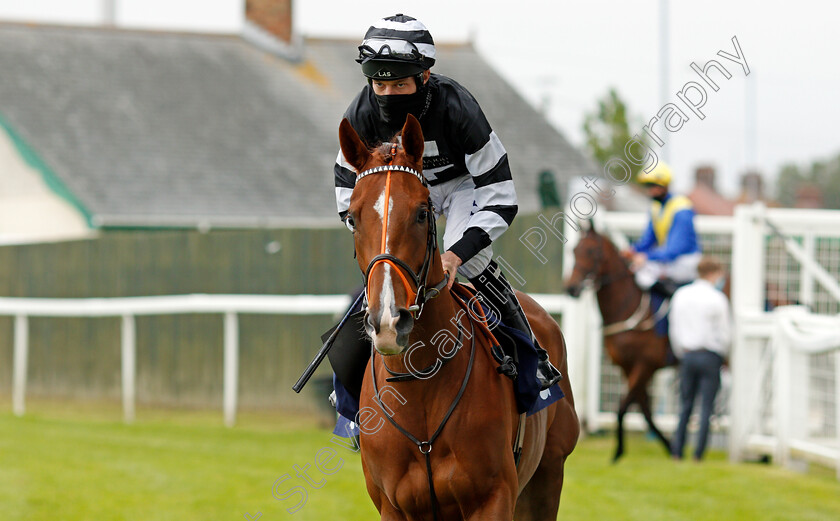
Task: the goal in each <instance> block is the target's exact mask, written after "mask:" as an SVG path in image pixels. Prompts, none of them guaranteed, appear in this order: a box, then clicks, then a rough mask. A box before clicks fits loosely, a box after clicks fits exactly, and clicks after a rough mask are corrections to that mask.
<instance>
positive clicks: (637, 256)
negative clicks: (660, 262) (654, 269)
mask: <svg viewBox="0 0 840 521" xmlns="http://www.w3.org/2000/svg"><path fill="white" fill-rule="evenodd" d="M645 262H647V254H644V253H634V254H633V260H632V261H631V262H630V271H633V272H635V271H637V270H638V269H639V268H641V267H642V266H644V264H645Z"/></svg>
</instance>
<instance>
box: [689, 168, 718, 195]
mask: <svg viewBox="0 0 840 521" xmlns="http://www.w3.org/2000/svg"><path fill="white" fill-rule="evenodd" d="M694 184H695V185H696V186H705V187H706V188H708V189H710V190H711V191H713V192H717V190H715V169H714V167H712V166H709V165H703V166H699V167H697V170H695V171H694Z"/></svg>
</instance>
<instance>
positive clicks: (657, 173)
mask: <svg viewBox="0 0 840 521" xmlns="http://www.w3.org/2000/svg"><path fill="white" fill-rule="evenodd" d="M637 180H638V181H639V183H641V184H643V185H647V184H651V185H659V186H664V187H666V188H667V187H668V185H669V184H671V167H669V166H668V165H666V164H665V163H662V162H660V163H658V164H657V165H656V166H655V167H653V170H651V171H650V172H646V171H644V170H642V171H641V172H639V176H638V177H637Z"/></svg>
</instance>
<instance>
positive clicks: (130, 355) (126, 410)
mask: <svg viewBox="0 0 840 521" xmlns="http://www.w3.org/2000/svg"><path fill="white" fill-rule="evenodd" d="M136 338H137V335H136V333H135V327H134V315H123V317H122V399H123V421H125V423H133V422H134V402H135V396H136V386H135V375H136V374H137V371H136V366H137V341H136Z"/></svg>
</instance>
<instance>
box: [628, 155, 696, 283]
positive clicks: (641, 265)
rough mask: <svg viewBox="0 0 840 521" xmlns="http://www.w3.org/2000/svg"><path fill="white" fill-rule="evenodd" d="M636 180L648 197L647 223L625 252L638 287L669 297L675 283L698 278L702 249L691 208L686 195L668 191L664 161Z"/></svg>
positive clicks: (667, 169) (667, 178)
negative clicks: (629, 259)
mask: <svg viewBox="0 0 840 521" xmlns="http://www.w3.org/2000/svg"><path fill="white" fill-rule="evenodd" d="M639 182H640V183H641V184H642V185H644V186H645V187H646V189H647V191H648V195H649V196H650V198H651V208H650V222H649V223H648V226H647V228H646V229H645V231H644V233H643V234H642V237H641V238H640V239H639V240H638V241H637V242H636V243H635V244H634V245H633V246H632V249H631V250H630V251H629V252H627V255H628V256H631V257H632V259H633V262H632V266H631V269H632V270H633V271H634V272H635V274H636V283H637V284H638V285H639V287H640V288H642V289H645V290H647V289H650V290H653V291H655V292H658V293H661V294H663V295H664V296H666V297H670V296H671V295H672V294H673V292H674V290H675V289H676V287H677V286H678V285H682V284H685V283H687V282H690V281H692V280H694V279H695V278H697V263H698V262H700V256H701V248H700V242H699V240H698V238H697V232H696V231H695V229H694V209H693V207H692V204H691V201H690V200H689V199H688V198H687V197H685V196H682V195H672V194H671V193H670V192H669V191H668V186H669V185H670V183H671V169H670V168H669V167H668V166H667V165H666V164H664V163H659V164H658V165H656V167H654V168H653V170H651V171H650V172H642V173H641V174H640V175H639Z"/></svg>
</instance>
